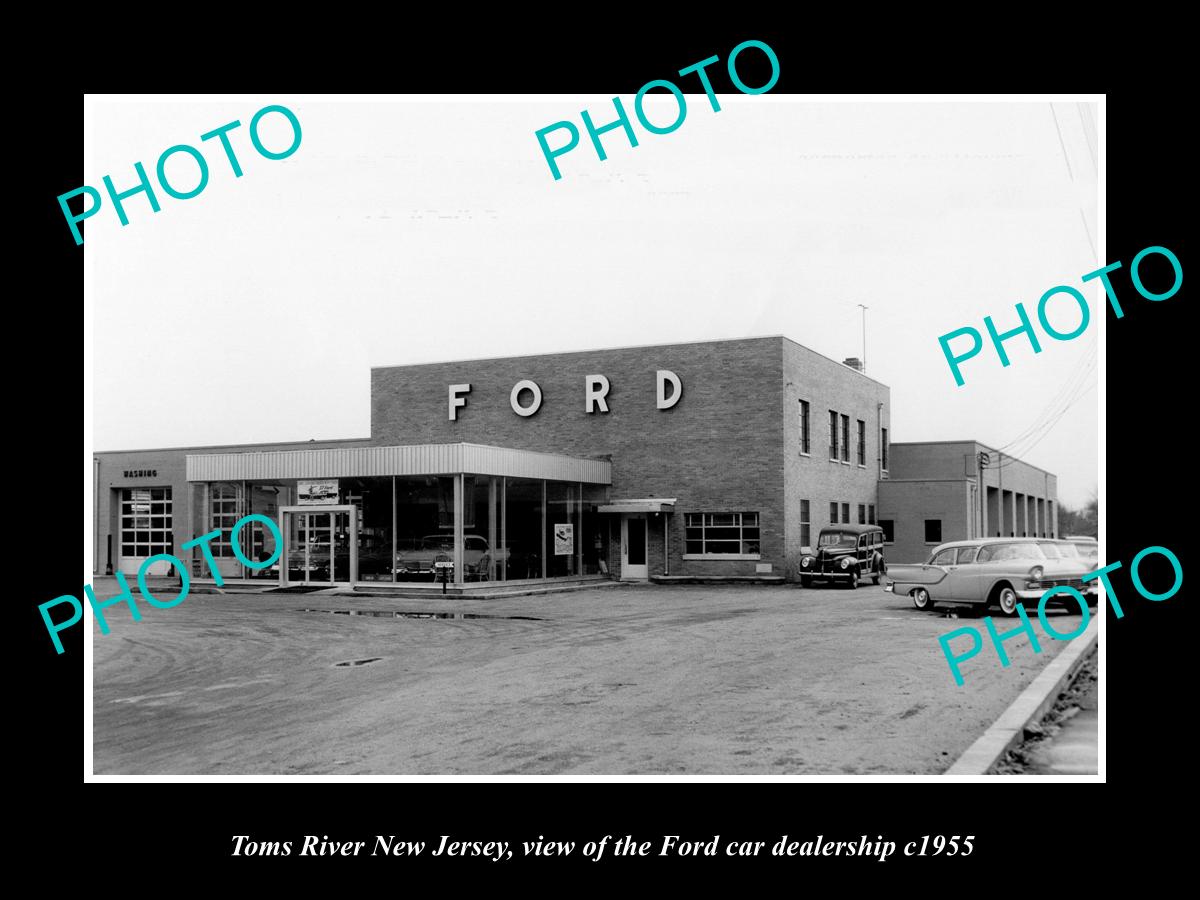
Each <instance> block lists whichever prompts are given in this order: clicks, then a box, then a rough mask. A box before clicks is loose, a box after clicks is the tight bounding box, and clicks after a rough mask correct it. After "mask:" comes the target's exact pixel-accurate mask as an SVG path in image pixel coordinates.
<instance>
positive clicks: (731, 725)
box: [93, 579, 1078, 775]
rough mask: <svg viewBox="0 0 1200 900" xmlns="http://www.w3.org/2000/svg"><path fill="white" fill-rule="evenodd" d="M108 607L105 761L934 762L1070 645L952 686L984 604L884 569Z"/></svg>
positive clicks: (497, 768)
mask: <svg viewBox="0 0 1200 900" xmlns="http://www.w3.org/2000/svg"><path fill="white" fill-rule="evenodd" d="M99 581H100V582H102V583H99V584H97V585H96V591H97V596H99V597H106V596H112V595H114V594H116V592H117V591H116V588H115V585H114V584H113V583H112V580H111V579H99ZM305 608H312V609H321V610H331V609H340V610H349V609H354V610H358V611H368V610H373V611H398V610H400V611H425V612H432V611H439V612H461V613H468V614H476V615H488V616H500V617H504V616H525V617H537V618H539V619H540V621H533V620H530V619H517V618H480V619H463V618H446V619H406V618H394V617H392V616H390V615H388V616H387V617H375V616H367V615H355V616H348V615H340V614H330V613H328V612H305V611H303V610H304V609H305ZM109 612H110V613H111V615H110V616H109V622H110V624H111V626H112V632H111V633H110V634H109V635H107V636H102V635H100V633H99V630H98V629H96V631H95V634H94V695H93V696H94V768H95V772H96V773H97V774H152V773H170V774H327V773H332V774H368V773H369V774H451V773H471V774H506V773H518V774H560V773H579V774H582V773H591V774H685V773H686V774H706V773H712V774H764V775H779V774H819V773H833V774H841V773H865V774H870V773H937V772H941V771H943V770H945V769H946V768H947V767H948V766H949V765H950V764H951V762H953V760H954V759H955V758H956V757H957V756H958V755H959V754H960V753H961V752H962V751H963V750H965V749H966V748H967V746H969V745H970V744H971V742H972V741H973V740H974V739H975V738H976V737H977V736H978V735H979V734H980V733H981V732H982V731H983V730H984V729H985V728H986V727H987V726H988V725H990V724H991V723H992V722H993V721H994V720H995V719H996V717H997V716H999V714H1000V713H1001V712H1002V711H1003V710H1004V708H1005V707H1007V706H1008V704H1009V703H1011V702H1012V701H1013V700H1014V699H1015V698H1016V696H1017V695H1018V694H1019V693H1020V692H1021V690H1022V689H1023V688H1024V687H1025V686H1027V685H1028V684H1029V683H1030V682H1031V681H1032V680H1033V678H1034V677H1035V676H1036V674H1037V673H1038V671H1040V670H1041V668H1042V667H1043V666H1044V665H1045V664H1046V663H1047V662H1048V661H1049V660H1050V659H1051V658H1052V657H1053V656H1054V654H1056V653H1057V652H1058V651H1059V650H1061V649H1062V648H1063V647H1064V646H1066V645H1065V644H1064V643H1062V642H1059V641H1052V640H1049V639H1043V640H1042V646H1043V652H1042V653H1041V654H1040V655H1034V654H1033V653H1032V652H1031V650H1030V648H1029V645H1028V641H1027V640H1026V639H1025V638H1024V637H1022V638H1020V639H1014V640H1010V641H1008V642H1006V645H1005V646H1006V648H1007V649H1008V652H1009V655H1010V657H1011V658H1012V660H1013V664H1012V665H1011V666H1010V667H1009V668H1007V669H1004V668H1001V666H1000V664H999V662H998V660H997V659H996V656H995V653H994V652H993V651H991V650H990V646H989V647H985V652H984V653H981V654H980V655H979V656H978V657H976V658H975V659H973V660H971V661H970V662H968V663H966V664H964V674H965V677H966V684H965V686H964V687H961V688H959V687H956V686H955V684H954V682H953V679H952V678H951V675H950V671H949V669H948V667H947V665H946V662H945V659H944V657H943V656H942V653H941V650H940V648H939V646H938V643H937V637H938V635H940V634H943V633H945V632H946V631H949V630H951V629H953V628H957V627H960V626H962V625H969V624H976V625H979V627H980V629H981V630H982V627H983V626H982V623H981V622H978V621H973V620H971V619H953V620H952V619H947V618H944V617H943V616H942V615H940V614H938V613H922V612H918V611H916V610H914V609H912V607H911V606H910V605H909V603H908V601H907V600H906V599H905V598H898V597H895V596H893V595H891V594H888V593H885V592H884V591H883V589H882V588H878V587H864V588H861V589H859V590H857V591H849V590H844V589H837V588H832V589H810V590H801V589H798V588H794V587H756V586H739V587H732V586H731V587H726V586H671V587H660V586H628V587H615V588H605V589H598V590H585V591H579V592H576V593H570V594H550V595H543V596H537V597H521V598H512V599H506V600H492V601H480V600H448V601H441V600H437V601H424V600H395V599H384V598H375V597H372V598H362V597H358V596H347V595H342V596H329V595H324V594H316V595H314V594H249V595H247V594H242V595H215V594H204V595H201V594H192V595H190V596H189V597H188V598H187V600H186V601H184V603H183V604H181V605H180V606H178V607H175V608H174V609H168V610H160V609H154V608H151V607H149V606H146V607H144V608H143V614H144V618H143V621H142V622H140V623H133V622H131V621H129V619H128V616H127V615H126V614H125V612H124V610H123V608H120V607H113V608H111V609H110V610H109ZM1055 615H1056V616H1057V617H1058V619H1059V620H1058V621H1056V622H1055V625H1056V627H1057V628H1058V629H1059V630H1060V631H1063V632H1069V631H1071V630H1073V629H1074V627H1075V626H1076V624H1077V623H1078V616H1076V615H1068V614H1067V613H1065V612H1063V613H1057V614H1055ZM374 657H378V660H377V661H375V662H369V663H365V664H362V665H357V666H337V665H336V664H337V663H339V662H347V661H352V660H364V659H371V658H374Z"/></svg>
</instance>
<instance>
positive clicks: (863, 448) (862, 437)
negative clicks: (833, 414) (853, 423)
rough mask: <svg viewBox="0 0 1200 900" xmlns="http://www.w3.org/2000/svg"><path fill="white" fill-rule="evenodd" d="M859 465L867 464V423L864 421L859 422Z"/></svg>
mask: <svg viewBox="0 0 1200 900" xmlns="http://www.w3.org/2000/svg"><path fill="white" fill-rule="evenodd" d="M858 464H859V465H860V466H865V465H866V464H867V423H866V422H864V421H863V420H862V419H859V420H858Z"/></svg>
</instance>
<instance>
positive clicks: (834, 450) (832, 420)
mask: <svg viewBox="0 0 1200 900" xmlns="http://www.w3.org/2000/svg"><path fill="white" fill-rule="evenodd" d="M837 435H838V415H837V413H836V412H834V411H833V410H832V409H831V410H830V411H829V458H830V459H832V460H834V461H835V462H836V461H837V458H838V440H837Z"/></svg>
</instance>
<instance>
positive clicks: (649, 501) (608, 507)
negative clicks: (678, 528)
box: [596, 497, 675, 513]
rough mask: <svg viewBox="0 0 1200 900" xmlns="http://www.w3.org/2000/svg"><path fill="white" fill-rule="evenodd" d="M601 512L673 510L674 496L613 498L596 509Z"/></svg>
mask: <svg viewBox="0 0 1200 900" xmlns="http://www.w3.org/2000/svg"><path fill="white" fill-rule="evenodd" d="M596 511H597V512H602V513H657V512H668V513H669V512H674V511H675V498H674V497H647V498H644V499H638V500H613V501H612V502H611V503H606V504H604V505H603V506H601V507H600V508H599V509H597V510H596Z"/></svg>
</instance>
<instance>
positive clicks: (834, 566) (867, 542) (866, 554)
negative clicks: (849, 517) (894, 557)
mask: <svg viewBox="0 0 1200 900" xmlns="http://www.w3.org/2000/svg"><path fill="white" fill-rule="evenodd" d="M885 574H887V563H886V562H885V561H884V558H883V529H882V528H880V527H879V526H878V525H829V526H827V527H825V528H822V529H821V533H820V535H819V536H818V537H817V549H816V552H815V553H812V552H809V553H805V554H804V555H803V556H801V557H800V584H801V585H802V586H803V587H811V586H812V584H813V582H814V581H834V582H841V583H842V584H845V585H846V586H847V587H851V588H856V587H858V579H859V578H864V577H869V578H870V579H871V580H872V581H873V582H874V583H875V584H879V579H880V577H881V576H883V575H885Z"/></svg>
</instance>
